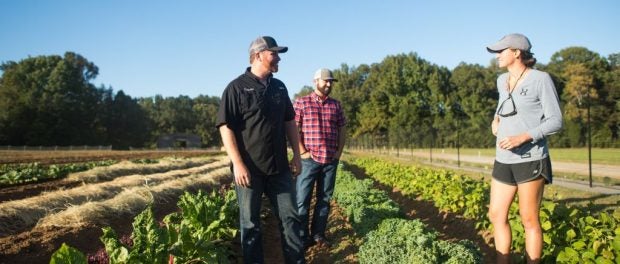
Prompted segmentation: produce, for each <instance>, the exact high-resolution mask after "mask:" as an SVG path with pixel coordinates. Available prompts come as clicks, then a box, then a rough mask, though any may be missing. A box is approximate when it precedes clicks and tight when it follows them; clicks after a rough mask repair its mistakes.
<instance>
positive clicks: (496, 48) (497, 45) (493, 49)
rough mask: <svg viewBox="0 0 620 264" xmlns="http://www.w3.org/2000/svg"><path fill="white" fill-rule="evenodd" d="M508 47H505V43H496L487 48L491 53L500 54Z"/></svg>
mask: <svg viewBox="0 0 620 264" xmlns="http://www.w3.org/2000/svg"><path fill="white" fill-rule="evenodd" d="M507 48H508V47H506V45H504V44H503V43H499V42H498V43H495V44H493V45H491V46H488V47H487V50H488V51H489V52H491V53H498V52H501V51H502V50H505V49H507Z"/></svg>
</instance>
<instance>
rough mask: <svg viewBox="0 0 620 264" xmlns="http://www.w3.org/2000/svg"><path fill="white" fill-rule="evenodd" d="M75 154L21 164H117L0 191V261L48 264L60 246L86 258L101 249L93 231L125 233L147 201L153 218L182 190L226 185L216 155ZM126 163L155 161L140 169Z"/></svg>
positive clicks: (169, 207) (167, 210) (173, 207)
mask: <svg viewBox="0 0 620 264" xmlns="http://www.w3.org/2000/svg"><path fill="white" fill-rule="evenodd" d="M75 154H78V153H75ZM82 154H83V153H79V155H80V156H73V155H74V153H62V154H61V155H58V156H54V157H50V158H51V159H53V160H54V161H53V162H51V161H46V160H44V159H43V158H42V157H41V156H40V154H37V153H35V154H33V155H31V156H30V157H32V158H28V159H27V160H28V162H32V159H36V160H37V161H42V162H43V163H46V164H51V163H68V162H76V161H78V160H79V161H90V160H100V159H118V160H119V162H118V163H116V164H114V165H110V166H107V167H96V168H94V169H92V170H89V171H86V172H78V173H72V174H70V175H68V176H67V177H66V178H63V179H59V180H52V181H46V182H42V183H33V184H23V185H17V186H13V187H5V188H2V189H0V202H1V203H0V219H1V220H0V223H1V224H0V245H1V247H0V263H49V259H50V256H51V253H52V252H53V251H55V250H56V249H58V248H59V247H60V245H61V243H62V242H67V243H69V244H70V246H72V247H76V248H78V249H80V250H81V251H83V252H87V253H94V250H96V249H98V248H100V247H101V246H102V244H101V242H100V241H99V237H100V236H101V232H102V231H101V227H103V226H110V227H112V228H114V229H115V230H117V231H118V232H119V233H121V234H126V233H128V232H129V231H130V230H131V224H132V221H131V219H133V217H134V216H135V215H136V214H137V213H139V212H140V211H142V209H144V208H145V207H146V205H147V204H149V203H152V204H153V205H154V206H153V210H154V213H155V215H156V216H159V217H161V216H163V215H166V214H168V213H170V212H173V211H175V210H177V207H176V200H177V198H178V197H179V196H180V195H181V194H182V193H183V192H184V191H196V190H198V189H202V190H206V191H210V190H217V189H218V188H219V186H221V185H222V184H226V183H227V182H228V183H229V182H230V180H229V177H228V176H229V169H228V166H227V165H228V161H227V160H226V159H225V158H224V156H221V155H220V156H214V155H211V154H209V155H207V156H205V153H201V154H199V153H189V152H187V153H185V152H183V153H165V154H167V155H164V153H154V152H144V153H142V152H140V153H118V152H113V153H90V154H89V155H87V156H81V155H82ZM171 154H172V156H169V155H171ZM184 154H187V156H188V157H187V158H186V157H183V155H184ZM164 156H168V157H165V158H162V157H164ZM197 156H202V157H197ZM127 158H129V159H132V160H133V159H145V158H148V159H153V158H161V159H159V161H158V162H157V163H153V164H144V163H134V162H131V161H129V160H127Z"/></svg>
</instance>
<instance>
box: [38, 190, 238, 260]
mask: <svg viewBox="0 0 620 264" xmlns="http://www.w3.org/2000/svg"><path fill="white" fill-rule="evenodd" d="M177 205H178V207H179V208H180V212H174V213H171V214H169V215H167V216H165V217H164V219H163V224H158V223H157V222H156V220H155V218H154V217H153V212H152V208H151V205H149V206H148V207H147V208H146V209H145V210H144V211H142V213H140V214H139V215H137V216H136V217H135V218H134V221H133V232H132V234H131V240H130V242H125V241H123V240H121V239H119V237H118V235H117V234H116V232H115V231H114V230H113V229H112V228H110V227H104V228H103V235H102V236H101V237H100V240H101V242H103V244H104V245H105V253H103V254H98V255H95V256H90V257H89V258H87V257H86V256H85V254H83V253H82V252H80V251H79V250H77V249H75V248H72V247H71V246H69V245H66V244H64V243H63V245H62V246H61V247H60V248H59V249H58V250H57V251H56V252H55V253H54V254H53V255H52V258H51V261H50V263H75V264H79V263H88V261H89V260H90V261H96V262H103V263H108V262H109V263H229V262H230V257H231V256H232V255H233V252H231V244H232V241H233V239H234V238H235V236H236V234H237V232H238V229H237V226H238V222H237V221H238V220H237V219H238V216H237V208H236V196H235V194H234V191H232V190H228V191H227V192H226V193H225V194H223V195H220V194H218V193H216V192H212V193H211V194H209V195H207V194H205V193H203V192H202V191H200V190H199V191H198V193H196V194H191V193H189V192H185V193H184V194H183V195H181V197H180V198H179V201H178V203H177Z"/></svg>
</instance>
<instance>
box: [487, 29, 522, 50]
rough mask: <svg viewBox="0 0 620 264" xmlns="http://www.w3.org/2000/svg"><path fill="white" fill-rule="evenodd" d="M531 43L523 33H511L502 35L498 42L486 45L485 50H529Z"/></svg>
mask: <svg viewBox="0 0 620 264" xmlns="http://www.w3.org/2000/svg"><path fill="white" fill-rule="evenodd" d="M531 48H532V44H530V40H529V39H528V38H527V37H526V36H524V35H523V34H519V33H513V34H509V35H506V36H504V37H503V38H502V39H500V40H499V41H498V42H496V43H495V44H493V45H490V46H488V47H487V50H488V51H489V52H491V53H496V52H501V51H502V50H505V49H520V50H525V51H530V49H531Z"/></svg>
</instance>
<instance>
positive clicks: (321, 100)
mask: <svg viewBox="0 0 620 264" xmlns="http://www.w3.org/2000/svg"><path fill="white" fill-rule="evenodd" d="M310 97H311V98H312V99H314V100H315V101H317V102H319V103H322V104H324V103H325V102H327V100H329V95H328V96H325V99H321V97H320V96H319V95H318V94H316V92H314V91H312V93H311V94H310Z"/></svg>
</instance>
